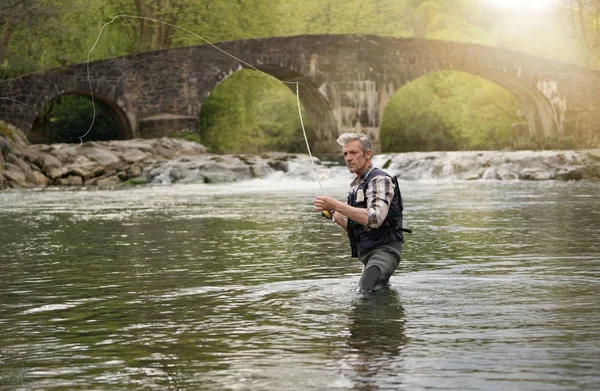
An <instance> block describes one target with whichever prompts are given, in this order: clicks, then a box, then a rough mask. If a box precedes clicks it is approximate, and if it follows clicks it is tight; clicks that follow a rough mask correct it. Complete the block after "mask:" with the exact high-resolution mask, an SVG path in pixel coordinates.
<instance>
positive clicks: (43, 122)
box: [32, 94, 119, 143]
mask: <svg viewBox="0 0 600 391" xmlns="http://www.w3.org/2000/svg"><path fill="white" fill-rule="evenodd" d="M95 106H96V117H95V119H94V109H93V107H92V104H91V101H90V99H89V98H87V97H83V96H79V95H72V94H68V95H61V96H59V97H58V98H57V99H55V100H54V101H52V102H50V103H48V104H47V105H46V106H45V107H44V113H45V115H41V116H40V117H38V119H37V120H36V125H37V126H35V125H34V129H32V133H34V134H37V135H38V137H37V139H38V140H39V139H41V140H44V139H46V136H47V137H48V138H49V139H50V140H51V141H54V142H59V143H79V142H80V138H79V137H81V136H83V135H84V134H86V133H87V132H88V130H89V128H90V125H91V124H92V120H93V121H94V125H93V127H92V129H91V131H90V132H89V133H88V135H87V136H86V137H88V138H90V139H92V140H115V139H118V138H119V136H118V133H117V129H116V127H115V124H114V122H113V120H112V118H111V117H110V115H109V114H108V113H107V112H106V111H105V110H104V109H103V108H102V106H101V105H100V104H98V102H96V103H95ZM50 140H47V142H50Z"/></svg>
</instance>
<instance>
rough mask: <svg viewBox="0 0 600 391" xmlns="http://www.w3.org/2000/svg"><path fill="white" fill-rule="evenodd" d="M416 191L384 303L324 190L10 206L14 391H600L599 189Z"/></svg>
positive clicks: (2, 218) (454, 184) (16, 201)
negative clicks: (361, 284)
mask: <svg viewBox="0 0 600 391" xmlns="http://www.w3.org/2000/svg"><path fill="white" fill-rule="evenodd" d="M342 179H343V181H341V180H340V181H337V182H329V181H325V183H324V190H323V192H324V193H326V194H330V195H333V196H335V197H338V198H340V199H343V198H344V197H345V194H346V191H347V183H346V179H347V178H342ZM401 186H402V191H403V196H404V199H405V205H406V210H405V225H406V226H407V227H409V228H411V229H412V230H413V231H414V233H413V234H412V235H407V242H406V246H405V252H404V260H403V261H402V263H401V266H400V268H399V269H398V271H397V272H396V274H395V275H394V276H393V277H392V279H391V284H390V287H389V289H387V290H386V291H384V292H382V293H380V294H378V295H375V296H371V297H367V296H361V295H359V293H357V292H355V291H354V287H355V285H356V283H357V281H358V279H359V276H360V272H361V268H360V264H359V262H358V261H357V260H353V259H351V258H350V257H349V247H348V244H347V240H346V237H345V235H344V234H343V233H342V232H341V231H339V230H338V229H336V227H334V226H333V224H331V223H330V222H328V221H326V220H325V219H323V218H322V217H320V215H319V214H318V213H315V211H313V210H312V199H313V198H314V196H315V194H316V193H317V190H318V186H317V185H316V183H315V182H314V181H307V180H299V179H296V180H285V179H282V180H253V181H248V182H244V183H240V184H235V185H234V184H229V185H204V184H188V185H169V186H147V187H137V188H129V189H122V190H112V191H105V190H92V189H87V190H86V189H74V190H64V189H62V190H56V189H49V190H44V191H31V190H30V191H5V192H2V193H0V248H1V251H0V267H1V270H2V273H1V277H0V330H1V333H0V389H6V390H13V389H14V390H36V389H44V390H74V389H88V390H90V389H114V390H122V389H156V390H164V389H194V390H288V389H289V390H324V389H332V390H398V389H403V390H419V389H440V390H442V389H454V390H483V389H485V390H506V389H519V390H583V389H585V390H592V389H599V388H600V293H599V288H600V284H599V283H600V198H599V195H600V183H597V182H585V181H580V182H558V181H543V182H527V181H468V182H467V181H402V182H401Z"/></svg>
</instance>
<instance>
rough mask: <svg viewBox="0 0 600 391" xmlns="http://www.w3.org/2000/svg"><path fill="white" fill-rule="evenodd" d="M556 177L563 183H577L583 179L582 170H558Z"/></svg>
mask: <svg viewBox="0 0 600 391" xmlns="http://www.w3.org/2000/svg"><path fill="white" fill-rule="evenodd" d="M556 177H557V178H558V179H561V180H564V181H578V180H581V179H583V168H576V169H572V170H560V171H559V172H558V173H557V175H556Z"/></svg>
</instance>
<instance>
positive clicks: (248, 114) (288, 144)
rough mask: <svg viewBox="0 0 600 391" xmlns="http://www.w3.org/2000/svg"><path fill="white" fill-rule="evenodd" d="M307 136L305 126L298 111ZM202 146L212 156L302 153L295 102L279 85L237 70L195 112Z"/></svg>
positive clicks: (266, 78)
mask: <svg viewBox="0 0 600 391" xmlns="http://www.w3.org/2000/svg"><path fill="white" fill-rule="evenodd" d="M302 117H303V119H304V123H305V127H306V130H307V133H308V136H309V137H310V136H311V134H310V125H309V124H308V120H307V119H306V113H305V112H304V111H303V112H302ZM199 122H200V137H201V140H202V143H203V144H204V145H205V146H206V147H207V148H208V149H209V150H210V151H213V152H222V153H233V152H241V153H260V152H264V151H286V152H304V151H305V150H306V145H305V141H304V136H303V134H302V129H301V126H300V118H299V117H298V106H297V101H296V97H295V96H294V94H293V93H292V92H291V91H290V89H289V88H287V87H286V86H285V85H284V84H283V83H280V82H278V81H276V80H273V79H270V78H269V77H267V76H265V75H263V74H260V73H258V72H256V71H249V70H242V71H239V72H237V73H235V74H233V75H232V76H230V77H228V78H227V79H225V80H224V81H223V82H222V83H221V84H220V85H219V86H218V87H217V88H216V89H215V90H214V91H213V92H212V94H211V95H210V96H209V98H208V99H207V100H206V101H205V102H204V105H203V107H202V112H201V113H200V121H199Z"/></svg>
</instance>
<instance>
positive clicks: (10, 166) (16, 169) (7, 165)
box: [4, 163, 23, 172]
mask: <svg viewBox="0 0 600 391" xmlns="http://www.w3.org/2000/svg"><path fill="white" fill-rule="evenodd" d="M4 170H5V171H12V172H23V170H21V167H19V166H17V165H16V164H12V163H4Z"/></svg>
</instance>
